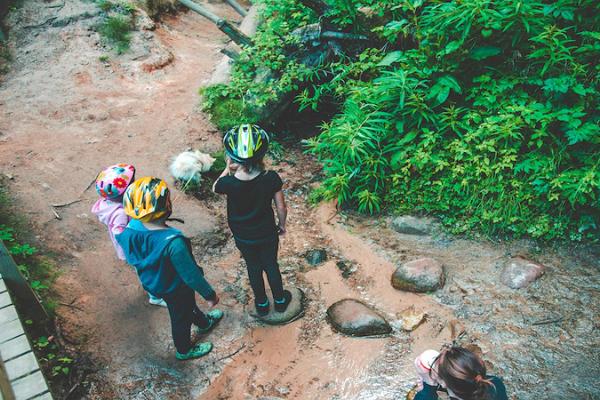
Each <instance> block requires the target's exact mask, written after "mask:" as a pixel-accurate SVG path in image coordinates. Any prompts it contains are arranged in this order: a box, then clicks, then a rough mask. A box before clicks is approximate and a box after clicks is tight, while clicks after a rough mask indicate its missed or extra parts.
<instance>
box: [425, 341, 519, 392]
mask: <svg viewBox="0 0 600 400" xmlns="http://www.w3.org/2000/svg"><path fill="white" fill-rule="evenodd" d="M421 358H423V357H422V355H421V356H419V357H418V358H417V360H415V366H416V367H417V373H418V375H419V377H420V378H421V380H422V381H423V388H422V389H421V390H420V391H419V392H418V393H417V394H416V395H415V398H414V400H437V399H438V394H437V392H438V391H439V390H443V391H445V392H448V395H449V396H450V399H452V400H508V397H507V395H506V388H505V387H504V383H503V382H502V379H500V378H498V377H496V376H492V375H487V371H486V368H485V364H484V362H483V361H482V360H481V359H480V358H479V357H478V356H477V355H476V354H475V353H473V352H471V351H469V350H467V349H465V348H463V347H456V346H455V347H450V348H448V349H445V350H442V352H441V353H440V354H439V356H437V357H436V358H435V359H434V360H433V363H432V365H430V366H429V365H419V364H420V363H419V361H420V360H419V359H421ZM421 364H422V363H421ZM423 367H425V368H423Z"/></svg>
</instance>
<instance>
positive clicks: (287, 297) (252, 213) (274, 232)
mask: <svg viewBox="0 0 600 400" xmlns="http://www.w3.org/2000/svg"><path fill="white" fill-rule="evenodd" d="M224 143H225V151H226V153H227V156H228V159H227V166H226V167H225V169H224V170H223V173H222V174H221V176H220V177H219V178H218V179H217V181H216V182H215V184H214V186H213V190H214V192H215V193H220V194H226V195H227V221H228V224H229V227H230V229H231V232H232V233H233V237H234V239H235V244H236V246H237V248H238V249H239V250H240V252H241V253H242V257H243V258H244V260H245V261H246V267H247V269H248V277H249V278H250V286H251V287H252V291H253V292H254V304H255V306H256V312H257V313H258V314H259V315H261V316H264V315H266V314H268V312H269V300H268V298H267V295H266V292H265V284H264V279H263V272H265V273H266V275H267V280H268V281H269V286H270V287H271V292H272V294H273V299H274V301H275V304H274V309H275V311H277V312H283V311H285V310H286V309H287V306H288V305H289V303H290V301H291V299H292V295H291V293H290V292H289V291H287V290H284V289H283V283H282V280H281V272H280V271H279V264H278V263H277V251H278V247H279V235H283V234H285V220H286V216H287V209H286V205H285V199H284V196H283V191H282V186H283V182H282V181H281V178H280V177H279V175H278V174H277V173H276V172H274V171H265V169H264V164H263V157H264V154H265V153H266V150H267V147H268V144H269V137H268V135H267V133H266V132H265V131H264V130H262V129H260V128H259V127H257V126H255V125H241V126H240V127H238V128H234V129H232V130H231V131H229V132H228V133H227V134H226V135H225V139H224ZM273 201H274V202H275V206H276V210H277V217H278V224H276V223H275V216H274V213H273V208H272V202H273Z"/></svg>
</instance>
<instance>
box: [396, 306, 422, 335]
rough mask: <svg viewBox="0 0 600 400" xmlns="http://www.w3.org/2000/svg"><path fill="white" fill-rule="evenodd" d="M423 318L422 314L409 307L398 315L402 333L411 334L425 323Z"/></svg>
mask: <svg viewBox="0 0 600 400" xmlns="http://www.w3.org/2000/svg"><path fill="white" fill-rule="evenodd" d="M425 316H426V314H425V313H424V312H422V311H417V310H415V308H414V307H409V308H407V309H406V310H404V311H402V312H401V313H400V314H399V315H398V317H399V318H400V328H401V329H402V330H403V331H406V332H412V331H414V330H415V329H417V328H418V327H419V325H421V324H422V323H423V322H424V321H425Z"/></svg>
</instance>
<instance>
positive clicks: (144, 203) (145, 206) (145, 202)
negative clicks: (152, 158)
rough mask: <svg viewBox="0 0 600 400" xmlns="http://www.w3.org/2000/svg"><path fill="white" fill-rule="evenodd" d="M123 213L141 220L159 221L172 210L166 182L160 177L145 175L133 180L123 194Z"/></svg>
mask: <svg viewBox="0 0 600 400" xmlns="http://www.w3.org/2000/svg"><path fill="white" fill-rule="evenodd" d="M123 207H124V209H125V213H126V214H127V215H129V216H130V217H131V218H133V219H137V220H140V221H141V222H153V223H156V222H161V221H164V220H166V219H167V218H168V217H169V216H170V215H171V212H172V210H173V206H172V204H171V194H170V192H169V188H168V187H167V183H166V182H165V181H163V180H162V179H160V178H154V177H152V176H146V177H143V178H140V179H138V180H136V181H135V182H133V183H132V184H131V185H129V187H128V188H127V190H126V191H125V194H124V195H123Z"/></svg>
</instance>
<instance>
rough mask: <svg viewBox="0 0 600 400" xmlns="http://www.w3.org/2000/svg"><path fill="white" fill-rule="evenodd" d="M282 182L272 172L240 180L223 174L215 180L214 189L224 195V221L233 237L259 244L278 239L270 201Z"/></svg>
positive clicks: (275, 173)
mask: <svg viewBox="0 0 600 400" xmlns="http://www.w3.org/2000/svg"><path fill="white" fill-rule="evenodd" d="M282 186H283V182H282V181H281V178H280V177H279V175H278V174H277V172H274V171H267V172H261V173H260V175H258V176H257V177H255V178H253V179H251V180H249V181H242V180H239V179H237V178H236V177H234V176H224V177H222V178H220V179H219V180H218V181H217V184H216V185H215V192H217V193H221V194H226V195H227V222H228V223H229V228H231V232H233V236H234V237H235V238H236V239H237V240H239V241H241V242H244V243H249V244H251V243H262V242H266V241H269V240H273V239H274V238H277V226H276V225H275V215H274V214H273V207H272V205H271V204H272V201H273V196H274V195H275V193H277V192H279V191H280V190H281V187H282Z"/></svg>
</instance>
